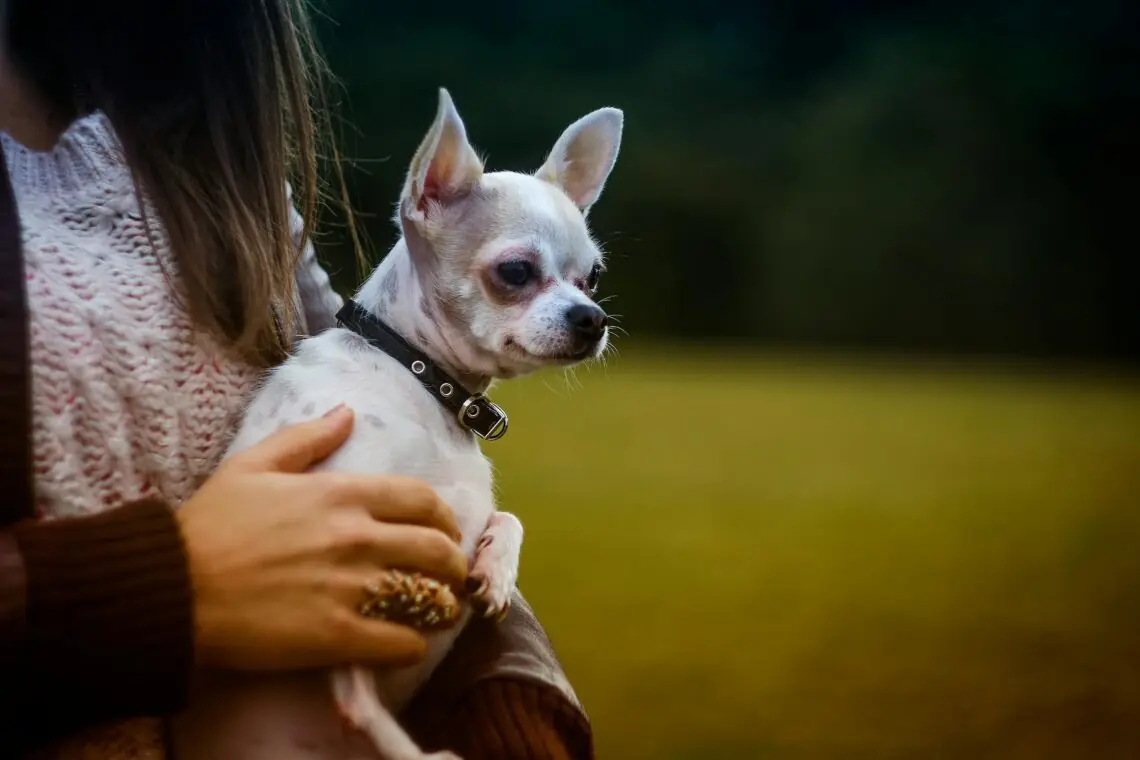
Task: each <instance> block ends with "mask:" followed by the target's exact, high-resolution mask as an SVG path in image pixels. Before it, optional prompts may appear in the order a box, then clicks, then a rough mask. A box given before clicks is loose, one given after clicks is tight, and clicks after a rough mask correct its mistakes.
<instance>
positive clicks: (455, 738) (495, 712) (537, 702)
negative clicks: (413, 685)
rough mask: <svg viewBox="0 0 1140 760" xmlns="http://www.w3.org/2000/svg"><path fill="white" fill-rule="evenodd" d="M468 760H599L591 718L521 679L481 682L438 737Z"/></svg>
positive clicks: (457, 706)
mask: <svg viewBox="0 0 1140 760" xmlns="http://www.w3.org/2000/svg"><path fill="white" fill-rule="evenodd" d="M434 739H435V741H436V742H437V743H438V744H439V746H442V747H447V748H448V749H450V750H452V751H454V752H455V753H456V754H458V755H459V756H460V757H462V758H463V760H593V757H594V747H593V739H592V735H591V732H590V724H589V722H588V721H587V720H586V716H585V714H584V713H583V712H582V711H581V710H580V709H578V708H577V707H576V706H575V705H573V704H571V703H570V702H569V701H568V700H567V699H566V698H565V696H563V695H562V694H561V693H560V692H559V691H558V690H557V689H555V688H552V687H550V686H546V685H544V684H538V683H532V682H529V681H524V680H521V679H517V678H507V677H503V678H490V679H487V680H484V681H480V682H479V683H478V684H477V685H476V686H475V688H473V689H471V690H470V691H469V692H467V693H466V694H465V695H464V696H463V697H462V698H461V699H460V700H459V701H458V702H457V703H456V704H455V705H454V707H453V708H452V712H451V714H450V716H449V718H448V720H447V721H446V722H444V723H442V724H441V731H440V733H439V734H437V735H436V736H435V737H434Z"/></svg>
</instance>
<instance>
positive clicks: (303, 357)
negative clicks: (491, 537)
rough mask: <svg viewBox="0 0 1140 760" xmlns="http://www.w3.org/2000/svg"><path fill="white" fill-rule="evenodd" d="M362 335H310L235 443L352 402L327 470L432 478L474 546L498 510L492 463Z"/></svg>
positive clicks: (265, 391) (260, 397)
mask: <svg viewBox="0 0 1140 760" xmlns="http://www.w3.org/2000/svg"><path fill="white" fill-rule="evenodd" d="M354 338H355V336H351V335H350V334H349V333H347V331H344V330H329V331H327V332H325V333H322V334H321V335H320V336H317V337H315V338H310V339H308V340H306V341H304V342H303V344H302V345H301V348H300V350H299V351H298V353H297V355H296V356H294V357H292V358H290V360H289V361H287V362H286V363H285V364H283V365H282V366H281V367H279V368H278V369H277V370H276V371H275V372H274V373H273V374H272V375H271V376H270V377H269V379H268V381H267V383H266V384H265V386H264V387H263V388H262V389H261V390H260V392H259V393H258V394H257V396H256V397H255V399H254V401H253V403H252V404H251V405H250V408H249V410H248V411H247V413H246V415H245V422H244V423H243V426H242V431H241V432H240V433H239V436H238V440H237V441H235V447H237V446H238V445H240V444H241V443H242V439H249V442H248V444H247V445H251V444H252V443H255V442H256V440H259V439H260V438H263V437H265V435H267V434H268V432H270V430H271V429H272V428H275V427H277V426H280V425H282V424H288V423H292V422H299V421H303V420H305V419H312V418H313V417H315V416H317V415H319V414H322V413H324V412H325V411H328V410H329V409H332V408H333V407H335V406H336V405H338V404H347V405H348V406H349V407H350V408H351V409H352V410H353V412H354V413H355V420H356V421H355V424H354V427H353V432H352V435H351V436H350V437H349V439H348V441H347V442H346V443H345V444H344V445H343V446H342V447H341V448H340V449H339V450H338V451H337V452H336V453H335V454H334V455H333V456H331V457H330V458H329V459H327V460H326V461H325V462H324V463H323V464H322V465H321V469H329V470H336V471H339V472H357V473H370V474H390V475H406V476H409V477H415V478H419V479H421V480H424V481H426V482H427V483H429V484H430V485H431V486H432V487H433V488H434V489H435V490H436V492H437V493H438V494H439V496H440V498H441V499H442V500H443V501H444V502H445V503H446V504H447V505H448V506H450V507H451V509H452V510H453V511H454V512H455V513H456V518H457V519H458V520H459V523H460V526H459V527H460V529H461V530H462V531H463V537H464V541H463V548H464V549H465V550H467V551H468V552H471V551H472V550H473V548H474V542H475V541H476V540H477V538H478V536H479V534H481V533H482V531H483V528H484V526H485V525H486V521H487V518H488V517H489V516H490V514H491V512H493V511H494V495H493V486H492V473H491V466H490V463H489V462H488V461H487V459H486V457H484V456H483V453H482V451H481V450H480V448H479V446H478V444H477V443H476V442H475V439H474V437H473V436H472V434H471V433H470V432H468V431H466V430H463V429H461V428H460V426H459V424H458V422H457V421H456V420H455V419H454V418H453V417H452V415H451V413H450V412H449V411H447V410H446V409H445V408H444V407H443V406H442V405H441V404H440V403H439V402H438V401H437V400H436V399H435V398H433V397H432V396H431V395H429V394H428V393H427V391H426V390H425V389H424V388H423V387H422V386H421V385H420V383H419V380H418V379H417V378H416V377H415V376H414V375H412V374H411V372H409V371H408V370H407V369H405V368H404V367H402V366H401V365H399V364H398V363H397V362H396V361H395V360H394V359H392V358H391V357H389V356H387V355H386V354H384V353H382V352H380V351H376V350H375V349H372V348H370V347H368V346H366V345H361V344H360V343H359V342H357V341H356V340H354ZM255 439H256V440H255Z"/></svg>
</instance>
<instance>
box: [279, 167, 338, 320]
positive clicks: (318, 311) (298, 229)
mask: <svg viewBox="0 0 1140 760" xmlns="http://www.w3.org/2000/svg"><path fill="white" fill-rule="evenodd" d="M289 224H290V227H291V229H292V232H293V241H294V243H295V244H296V245H298V246H300V245H301V235H302V233H303V232H304V229H305V220H304V219H303V218H302V217H301V215H300V214H299V213H297V209H296V208H295V207H294V206H293V191H292V189H289ZM297 295H298V298H299V300H300V308H301V314H302V315H303V316H304V322H305V332H307V333H308V334H309V335H317V334H318V333H321V332H323V331H325V330H327V329H329V328H330V327H333V326H334V325H335V324H336V313H337V312H338V311H340V308H341V306H343V305H344V300H343V299H342V298H341V297H340V296H339V295H338V294H337V292H336V291H335V290H333V287H332V282H331V281H330V280H329V275H328V272H326V271H325V269H324V267H322V266H321V262H320V261H318V260H317V254H316V251H315V250H314V249H313V242H312V240H307V241H305V245H304V246H303V247H301V258H300V260H299V261H298V262H297Z"/></svg>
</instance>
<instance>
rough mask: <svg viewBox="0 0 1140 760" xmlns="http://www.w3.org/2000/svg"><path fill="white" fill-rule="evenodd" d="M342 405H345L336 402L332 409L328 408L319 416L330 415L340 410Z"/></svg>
mask: <svg viewBox="0 0 1140 760" xmlns="http://www.w3.org/2000/svg"><path fill="white" fill-rule="evenodd" d="M344 406H345V405H344V404H337V405H336V406H334V407H333V408H332V409H329V410H328V411H327V412H325V413H324V414H322V415H321V416H322V417H332V416H333V415H334V414H337V413H339V412H340V411H341V410H343V409H344Z"/></svg>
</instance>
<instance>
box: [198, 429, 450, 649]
mask: <svg viewBox="0 0 1140 760" xmlns="http://www.w3.org/2000/svg"><path fill="white" fill-rule="evenodd" d="M352 423H353V416H352V412H351V411H349V410H347V409H345V408H343V407H340V408H338V409H335V410H333V411H332V412H329V414H327V415H325V417H323V418H321V419H318V420H313V421H311V422H306V423H302V424H299V425H293V426H290V427H287V428H284V429H282V430H281V431H279V432H278V433H276V434H274V435H273V436H271V437H270V438H267V439H266V440H265V441H263V442H262V443H261V444H259V445H257V446H255V447H253V448H251V449H248V450H246V451H244V452H241V453H239V454H235V455H234V456H233V457H231V458H230V459H228V460H227V461H225V462H224V463H223V464H222V466H221V467H219V468H218V470H217V472H216V473H215V474H214V475H213V477H211V478H210V479H209V480H208V481H206V483H205V484H204V485H203V486H202V488H201V489H200V490H199V491H198V492H197V493H196V494H195V495H194V496H193V498H191V499H190V500H189V501H187V502H186V504H185V505H183V507H182V509H181V510H179V512H178V518H179V522H180V524H181V527H182V533H183V536H184V538H185V542H186V547H187V552H188V554H189V558H190V574H191V578H192V581H193V584H194V596H195V624H196V626H195V627H196V650H197V653H198V661H199V664H200V665H203V666H208V667H222V668H228V669H238V670H276V669H299V668H310V667H325V666H330V665H338V664H342V663H347V662H373V663H377V664H407V663H410V662H414V661H416V660H418V659H419V658H420V657H421V656H422V655H423V652H424V648H425V643H424V640H423V637H422V636H421V635H420V634H419V633H417V632H416V631H414V630H413V629H411V628H407V627H404V626H399V625H395V624H393V623H388V622H384V621H379V620H369V619H366V618H364V617H363V616H361V615H360V614H358V612H357V607H358V605H359V603H360V602H361V600H362V598H363V594H364V593H365V592H364V589H365V587H366V586H367V585H368V584H369V583H370V582H372V581H374V580H376V578H377V577H378V576H379V575H380V573H381V572H382V571H383V570H384V569H385V568H390V567H395V568H401V569H405V570H409V571H420V572H423V573H424V574H426V575H430V576H433V577H436V578H438V579H439V580H442V581H445V582H447V583H448V584H451V585H452V587H453V588H454V589H456V590H459V589H462V588H463V583H464V581H465V578H466V573H467V559H466V557H465V556H464V554H463V553H462V552H461V551H460V549H459V546H458V543H457V541H458V537H459V532H458V529H457V527H456V524H455V520H454V517H453V515H452V513H451V510H450V509H449V508H448V507H447V506H445V505H444V504H443V503H442V502H440V500H439V498H438V497H437V496H436V494H435V492H434V491H433V490H432V489H431V488H429V487H428V486H427V485H426V484H424V483H421V482H419V481H416V480H410V479H405V478H396V477H381V476H366V475H347V474H344V473H333V472H314V473H307V472H306V470H308V469H309V468H310V467H311V466H312V465H314V464H316V463H317V462H320V461H321V460H323V459H325V458H326V457H328V456H329V455H331V454H332V453H333V452H334V451H336V449H338V448H339V447H340V446H341V444H342V443H344V441H345V440H346V439H347V438H348V435H349V433H351V431H352Z"/></svg>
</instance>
